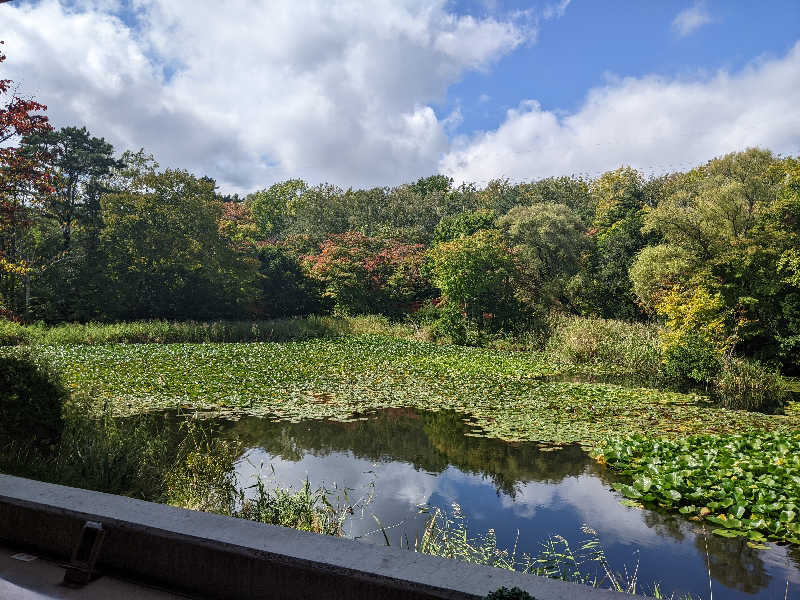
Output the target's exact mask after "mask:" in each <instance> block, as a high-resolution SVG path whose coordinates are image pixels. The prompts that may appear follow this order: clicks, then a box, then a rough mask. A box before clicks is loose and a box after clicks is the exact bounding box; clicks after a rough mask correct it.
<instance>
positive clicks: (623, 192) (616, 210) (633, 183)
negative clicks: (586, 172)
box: [571, 167, 660, 319]
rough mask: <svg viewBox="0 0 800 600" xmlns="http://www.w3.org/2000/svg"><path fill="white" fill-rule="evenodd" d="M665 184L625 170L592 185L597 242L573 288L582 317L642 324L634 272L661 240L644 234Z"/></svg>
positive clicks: (591, 233)
mask: <svg viewBox="0 0 800 600" xmlns="http://www.w3.org/2000/svg"><path fill="white" fill-rule="evenodd" d="M659 189H660V182H646V181H645V180H644V177H642V175H641V173H639V172H638V171H636V170H634V169H631V168H630V167H622V168H620V169H617V170H616V171H609V172H607V173H604V174H603V175H602V176H601V177H599V178H598V179H596V180H595V181H593V182H592V183H591V185H590V193H591V199H592V202H593V204H594V218H593V220H592V224H591V227H590V228H589V230H588V234H589V237H590V240H591V241H592V242H593V247H592V248H591V251H590V252H589V253H588V254H587V256H586V266H585V268H584V269H583V270H582V272H581V274H580V276H579V277H577V278H576V279H575V280H574V281H573V282H572V283H571V286H572V289H573V294H572V297H573V298H572V302H573V303H574V304H575V305H576V306H578V307H580V310H581V312H584V313H590V314H598V315H599V316H602V317H605V318H616V319H620V318H622V319H638V318H641V317H642V316H643V315H642V312H641V310H640V308H639V306H638V304H637V302H636V296H635V295H634V293H633V288H632V284H631V281H630V278H629V276H628V271H629V270H630V267H631V265H632V264H633V261H634V258H635V257H636V255H637V254H638V253H639V251H640V250H641V249H642V248H644V247H645V246H647V245H648V244H650V243H653V242H655V241H656V240H657V237H658V236H656V235H647V234H646V233H644V232H643V231H642V225H643V223H644V221H643V219H644V210H645V207H648V206H650V205H651V204H653V203H654V202H655V198H656V197H657V195H658V190H659Z"/></svg>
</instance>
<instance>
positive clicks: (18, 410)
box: [0, 348, 69, 445]
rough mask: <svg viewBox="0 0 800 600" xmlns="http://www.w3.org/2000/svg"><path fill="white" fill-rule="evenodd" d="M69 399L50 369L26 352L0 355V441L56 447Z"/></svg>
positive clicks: (8, 350) (4, 352)
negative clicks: (66, 403) (64, 408)
mask: <svg viewBox="0 0 800 600" xmlns="http://www.w3.org/2000/svg"><path fill="white" fill-rule="evenodd" d="M68 397H69V393H68V392H67V390H66V388H65V387H64V385H63V384H62V383H61V379H60V377H59V375H58V373H56V371H55V370H54V369H53V368H52V366H51V365H49V364H47V363H46V362H45V361H43V360H42V359H41V358H40V357H38V356H37V354H35V353H34V352H32V351H30V350H28V349H21V348H13V349H7V350H5V351H3V353H2V354H0V441H2V442H6V441H9V440H16V441H21V442H31V443H33V444H35V445H48V444H54V443H56V442H57V441H58V440H59V439H60V437H61V433H62V431H63V429H64V421H63V417H62V408H63V404H64V402H65V401H66V399H67V398H68Z"/></svg>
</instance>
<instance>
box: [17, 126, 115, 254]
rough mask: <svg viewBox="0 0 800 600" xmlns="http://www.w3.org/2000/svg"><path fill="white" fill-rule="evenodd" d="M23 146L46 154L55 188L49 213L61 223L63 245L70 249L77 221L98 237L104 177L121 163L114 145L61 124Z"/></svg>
mask: <svg viewBox="0 0 800 600" xmlns="http://www.w3.org/2000/svg"><path fill="white" fill-rule="evenodd" d="M23 147H25V148H26V150H28V151H29V152H31V153H36V154H40V155H43V156H46V157H47V169H48V171H49V172H50V173H51V175H52V178H51V185H52V187H53V192H52V193H51V194H49V195H48V196H47V198H46V199H45V202H46V210H47V214H48V215H49V216H51V217H52V218H54V219H55V220H56V221H57V222H58V224H59V226H60V227H61V235H62V238H63V239H62V249H63V250H64V251H69V250H70V248H71V245H72V230H73V227H74V226H75V223H76V222H78V221H83V222H84V223H85V224H86V225H87V229H88V231H89V234H90V237H93V239H94V242H96V241H97V236H98V234H99V230H100V229H101V223H100V221H99V219H100V202H99V201H100V195H101V193H102V191H103V185H104V179H105V178H107V177H108V176H109V175H110V174H111V171H112V169H113V168H115V167H118V166H120V163H119V161H118V160H117V159H115V158H114V147H113V146H112V145H111V144H109V143H108V142H106V141H105V140H104V139H103V138H96V137H93V136H92V135H90V134H89V132H88V131H87V130H86V128H85V127H81V128H80V129H78V128H77V127H62V128H61V129H59V130H57V131H41V132H37V133H34V134H31V135H28V136H26V137H25V138H24V139H23Z"/></svg>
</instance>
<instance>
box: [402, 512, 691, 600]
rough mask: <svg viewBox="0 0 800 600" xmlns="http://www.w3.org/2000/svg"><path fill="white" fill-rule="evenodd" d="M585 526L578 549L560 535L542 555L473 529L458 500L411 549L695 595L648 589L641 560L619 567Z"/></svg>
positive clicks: (604, 584) (575, 579) (633, 589)
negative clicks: (500, 543) (474, 532)
mask: <svg viewBox="0 0 800 600" xmlns="http://www.w3.org/2000/svg"><path fill="white" fill-rule="evenodd" d="M581 531H582V532H583V533H584V534H586V535H587V538H586V539H585V540H584V541H582V542H581V543H580V544H579V546H578V547H577V548H573V547H572V546H571V545H570V543H569V541H567V539H566V538H564V537H563V536H561V535H557V534H556V535H551V536H550V537H549V538H547V539H546V540H544V542H542V544H541V549H540V551H539V553H538V554H536V555H529V554H522V555H518V554H517V548H516V544H515V545H514V547H513V548H512V549H510V550H509V549H506V548H498V546H497V537H496V535H495V532H494V530H493V529H489V530H488V531H487V533H486V534H485V535H482V536H481V535H472V534H470V533H469V531H468V529H467V523H466V519H465V517H464V515H463V513H462V512H461V507H460V506H459V505H458V504H456V503H453V505H452V511H451V512H449V513H448V512H446V511H443V510H441V509H434V510H433V511H432V512H431V516H430V517H429V518H428V521H427V523H426V525H425V531H424V533H423V535H422V537H421V539H419V540H416V541H415V543H414V546H413V548H411V549H413V550H414V551H415V552H420V553H422V554H430V555H433V556H441V557H443V558H450V559H454V560H458V561H461V562H467V563H471V564H479V565H487V566H491V567H495V568H500V569H506V570H509V571H518V572H522V573H529V574H532V575H538V576H541V577H549V578H551V579H559V580H561V581H569V582H572V583H580V584H583V585H588V586H591V587H597V588H606V589H610V590H614V591H617V592H624V593H628V594H637V593H639V594H642V593H643V592H644V595H646V596H650V597H653V598H670V599H671V600H681V599H683V600H692V596H691V595H690V594H685V595H683V596H679V595H676V594H672V595H670V596H665V595H664V594H663V593H662V591H661V587H660V585H659V584H658V583H656V584H653V585H652V586H650V587H649V588H643V586H642V585H641V583H640V581H639V575H638V573H639V565H638V563H637V564H636V565H635V566H634V567H633V568H632V569H631V570H628V568H627V567H623V568H622V570H621V571H618V570H615V569H614V568H613V567H612V566H611V564H610V563H609V561H608V558H607V556H606V554H605V551H604V550H603V547H602V545H601V544H600V539H599V537H598V535H597V532H596V531H595V530H593V529H591V528H590V527H587V526H586V525H584V526H583V527H582V529H581ZM407 545H408V544H407Z"/></svg>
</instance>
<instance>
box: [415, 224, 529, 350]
mask: <svg viewBox="0 0 800 600" xmlns="http://www.w3.org/2000/svg"><path fill="white" fill-rule="evenodd" d="M428 259H429V262H430V270H431V273H432V276H433V283H434V285H435V286H436V287H437V288H439V290H441V292H442V304H441V305H440V310H441V312H442V317H441V320H440V324H441V326H442V328H443V329H444V331H445V332H446V333H448V334H449V335H451V336H453V338H454V339H455V340H456V341H468V340H470V336H472V335H473V334H476V333H480V332H481V331H483V330H497V329H501V328H503V327H511V326H513V325H514V324H515V322H517V321H519V320H520V317H521V315H522V314H523V311H522V310H521V307H520V305H519V302H518V301H517V298H516V296H515V292H516V290H517V288H518V278H519V270H518V268H517V264H516V262H515V260H514V256H513V255H512V253H511V251H510V250H509V248H508V247H507V246H506V244H505V241H504V240H503V236H502V234H501V233H500V232H499V231H497V230H486V229H484V230H481V231H478V232H476V233H473V234H472V235H468V236H462V237H458V238H456V239H454V240H451V241H449V242H442V243H440V244H437V245H436V246H433V247H432V248H431V249H430V250H429V251H428Z"/></svg>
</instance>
